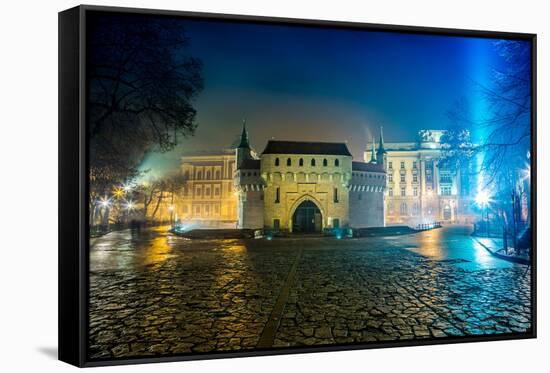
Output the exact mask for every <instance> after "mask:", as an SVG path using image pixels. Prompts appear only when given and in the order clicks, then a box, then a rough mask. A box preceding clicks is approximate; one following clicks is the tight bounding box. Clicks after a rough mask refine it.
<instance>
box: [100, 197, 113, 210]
mask: <svg viewBox="0 0 550 373" xmlns="http://www.w3.org/2000/svg"><path fill="white" fill-rule="evenodd" d="M99 204H100V205H101V207H105V208H107V207H109V206H111V200H110V199H109V198H102V199H101V200H99Z"/></svg>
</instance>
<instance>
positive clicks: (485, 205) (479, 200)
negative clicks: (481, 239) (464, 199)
mask: <svg viewBox="0 0 550 373" xmlns="http://www.w3.org/2000/svg"><path fill="white" fill-rule="evenodd" d="M475 201H476V204H477V205H478V206H479V207H481V209H482V210H481V220H482V221H483V220H484V219H483V212H485V218H486V219H487V220H486V221H485V230H486V233H487V237H489V203H490V202H491V197H490V196H489V193H488V192H487V191H485V190H482V191H480V192H479V193H478V194H477V196H476V199H475Z"/></svg>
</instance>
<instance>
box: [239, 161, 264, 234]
mask: <svg viewBox="0 0 550 373" xmlns="http://www.w3.org/2000/svg"><path fill="white" fill-rule="evenodd" d="M235 188H236V189H237V193H238V198H239V203H238V209H237V210H238V211H237V215H238V223H237V228H240V229H261V228H263V227H264V183H263V180H262V178H261V177H260V172H259V170H246V169H241V170H238V171H237V172H236V177H235Z"/></svg>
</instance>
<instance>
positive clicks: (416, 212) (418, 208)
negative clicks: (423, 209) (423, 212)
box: [413, 202, 420, 216]
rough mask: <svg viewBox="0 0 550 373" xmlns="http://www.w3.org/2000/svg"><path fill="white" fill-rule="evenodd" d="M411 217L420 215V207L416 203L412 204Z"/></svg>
mask: <svg viewBox="0 0 550 373" xmlns="http://www.w3.org/2000/svg"><path fill="white" fill-rule="evenodd" d="M413 215H414V216H418V215H420V206H419V205H418V203H416V202H415V203H414V204H413Z"/></svg>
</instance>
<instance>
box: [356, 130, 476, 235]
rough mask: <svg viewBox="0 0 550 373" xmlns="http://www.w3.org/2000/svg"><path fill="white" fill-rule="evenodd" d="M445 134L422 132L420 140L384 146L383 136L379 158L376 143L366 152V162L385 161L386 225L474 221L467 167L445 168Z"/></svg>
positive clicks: (385, 144)
mask: <svg viewBox="0 0 550 373" xmlns="http://www.w3.org/2000/svg"><path fill="white" fill-rule="evenodd" d="M443 135H444V131H437V130H423V131H420V132H419V135H418V139H417V141H414V142H394V143H384V141H383V138H382V137H381V138H380V143H379V145H378V149H377V150H376V155H375V154H374V144H373V149H370V150H368V149H367V151H365V160H369V161H371V160H372V159H373V157H375V156H376V157H381V156H382V157H385V158H386V159H385V162H384V164H385V168H386V172H387V194H386V223H388V224H408V225H411V226H413V225H416V224H422V223H430V222H434V221H442V222H445V223H456V222H469V221H472V220H473V215H472V214H471V213H470V212H469V206H470V205H471V202H472V199H471V190H470V185H472V183H471V182H470V178H471V176H470V173H469V172H467V171H468V165H465V166H463V167H462V169H458V168H454V169H451V168H447V167H444V166H443V162H441V159H442V155H443V154H442V152H443V149H444V146H445V145H444V144H443V143H442V141H441V140H442V137H443Z"/></svg>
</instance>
